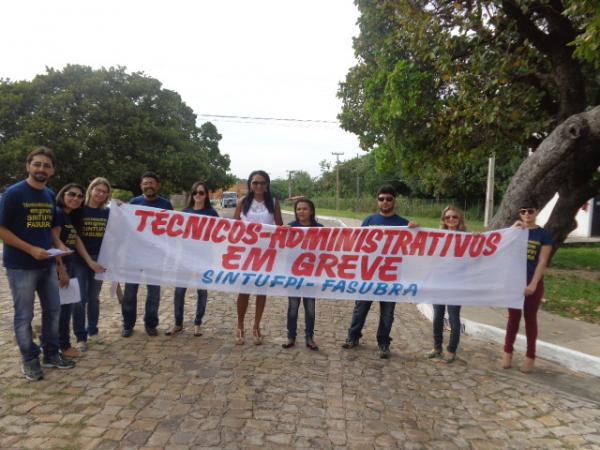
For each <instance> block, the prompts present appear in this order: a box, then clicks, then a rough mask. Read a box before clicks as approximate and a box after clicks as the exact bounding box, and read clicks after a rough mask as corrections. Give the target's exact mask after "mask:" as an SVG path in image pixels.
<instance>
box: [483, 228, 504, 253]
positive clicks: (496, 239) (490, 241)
mask: <svg viewBox="0 0 600 450" xmlns="http://www.w3.org/2000/svg"><path fill="white" fill-rule="evenodd" d="M501 240H502V235H501V234H500V233H498V232H496V231H494V232H493V233H490V234H489V235H488V237H487V240H486V242H485V246H486V249H485V250H484V251H483V254H484V255H485V256H490V255H493V254H494V253H495V252H496V250H498V244H499V243H500V241H501Z"/></svg>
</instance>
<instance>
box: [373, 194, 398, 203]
mask: <svg viewBox="0 0 600 450" xmlns="http://www.w3.org/2000/svg"><path fill="white" fill-rule="evenodd" d="M377 200H379V201H380V202H393V201H394V197H392V196H391V195H390V196H389V197H387V196H386V197H378V198H377Z"/></svg>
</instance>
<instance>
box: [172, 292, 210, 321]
mask: <svg viewBox="0 0 600 450" xmlns="http://www.w3.org/2000/svg"><path fill="white" fill-rule="evenodd" d="M185 291H187V289H186V288H181V287H178V288H175V298H174V299H173V304H174V307H175V325H176V326H179V327H180V326H182V325H183V305H184V304H185ZM197 292H198V301H197V303H196V317H194V325H202V318H203V317H204V312H205V311H206V301H207V299H208V292H206V290H205V289H198V291H197Z"/></svg>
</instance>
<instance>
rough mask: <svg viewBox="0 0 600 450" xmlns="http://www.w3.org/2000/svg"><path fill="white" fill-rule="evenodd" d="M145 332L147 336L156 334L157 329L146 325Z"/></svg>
mask: <svg viewBox="0 0 600 450" xmlns="http://www.w3.org/2000/svg"><path fill="white" fill-rule="evenodd" d="M146 334H147V335H148V336H152V337H154V336H158V331H157V330H156V328H150V327H146Z"/></svg>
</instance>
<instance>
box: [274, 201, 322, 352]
mask: <svg viewBox="0 0 600 450" xmlns="http://www.w3.org/2000/svg"><path fill="white" fill-rule="evenodd" d="M294 216H295V217H296V220H294V221H293V222H290V223H289V224H288V226H290V227H322V226H323V224H320V223H319V222H317V219H316V218H315V204H314V203H313V202H312V201H310V200H308V199H300V200H297V201H296V203H295V204H294ZM300 300H302V303H303V304H304V323H305V327H306V328H305V330H304V331H305V342H306V346H307V347H308V348H310V349H311V350H315V351H316V350H319V347H318V346H317V344H315V341H314V339H313V336H314V334H315V299H314V298H312V297H304V298H302V299H301V298H300V297H288V310H287V329H288V340H287V342H286V343H285V344H281V346H282V347H283V348H291V347H293V346H294V345H296V330H297V327H298V309H300Z"/></svg>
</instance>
